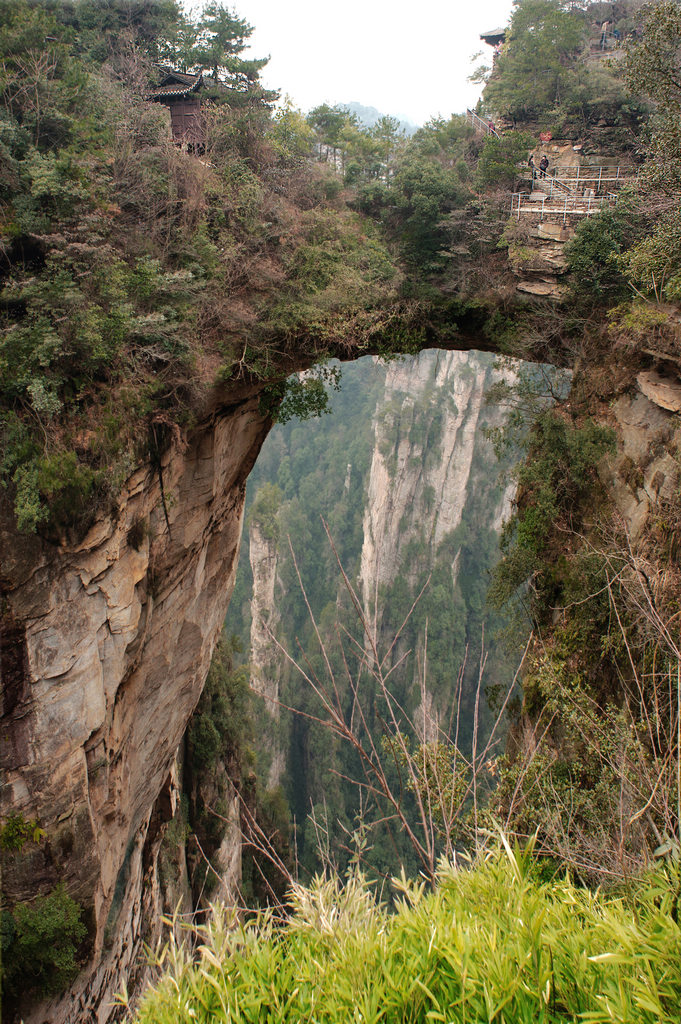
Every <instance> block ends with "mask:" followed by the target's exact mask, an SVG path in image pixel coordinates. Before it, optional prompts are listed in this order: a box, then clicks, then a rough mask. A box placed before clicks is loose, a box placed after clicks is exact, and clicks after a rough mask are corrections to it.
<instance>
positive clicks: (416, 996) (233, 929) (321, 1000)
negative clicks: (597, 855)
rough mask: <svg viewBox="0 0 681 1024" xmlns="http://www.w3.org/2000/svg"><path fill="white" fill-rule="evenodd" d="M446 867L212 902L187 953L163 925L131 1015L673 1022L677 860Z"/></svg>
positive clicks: (153, 1023) (680, 989)
mask: <svg viewBox="0 0 681 1024" xmlns="http://www.w3.org/2000/svg"><path fill="white" fill-rule="evenodd" d="M505 846H506V851H505V852H504V851H499V852H497V853H494V854H491V855H489V857H488V858H487V859H486V860H485V861H484V862H480V863H479V864H478V865H476V866H474V867H473V868H472V869H471V870H456V869H454V868H452V867H451V866H444V865H443V866H442V867H441V870H440V873H439V878H438V882H437V885H436V888H435V890H434V891H432V892H426V890H425V885H424V884H421V883H413V882H409V881H408V880H407V879H406V878H405V877H404V876H403V877H402V878H400V879H397V880H395V882H394V885H395V889H396V898H395V904H394V907H393V908H389V907H388V905H387V904H386V902H385V901H383V900H380V899H378V898H377V897H376V895H375V894H374V893H373V892H372V891H371V889H370V887H369V886H368V885H367V883H366V881H365V880H364V879H363V877H362V876H361V875H360V874H358V873H353V874H351V875H350V876H349V877H348V880H347V882H346V883H345V884H344V885H343V884H341V883H340V882H339V880H338V879H337V878H335V879H331V880H326V879H321V878H317V879H316V880H315V881H314V882H313V883H312V885H311V886H310V888H308V889H304V888H302V887H295V888H294V890H293V891H292V893H291V895H290V904H291V915H290V917H289V919H288V920H287V922H286V923H285V924H283V925H281V924H278V923H276V922H275V919H274V917H273V916H272V914H271V913H265V914H260V915H259V916H257V917H255V918H254V919H253V920H251V921H249V922H247V923H245V924H244V923H238V924H235V923H234V922H231V923H230V922H228V920H227V918H226V915H225V912H224V911H223V910H221V909H218V910H216V912H215V914H214V917H213V920H212V922H211V923H210V924H208V925H206V926H205V927H203V928H201V929H200V930H199V932H198V939H199V944H198V948H197V950H196V955H195V956H192V955H191V954H190V953H189V947H188V946H180V945H177V944H175V943H174V942H173V941H172V940H171V944H170V945H169V946H167V947H166V948H165V949H164V951H163V953H162V954H161V956H160V958H159V961H158V962H159V964H162V965H163V968H164V971H165V973H164V974H163V975H162V976H161V977H160V980H159V981H158V983H157V985H156V987H155V989H154V990H152V991H150V992H149V993H148V994H147V996H146V997H145V999H144V1000H143V1002H142V1004H141V1006H140V1008H139V1010H138V1012H137V1015H136V1016H135V1018H134V1019H135V1021H136V1022H137V1024H163V1022H166V1021H173V1022H187V1024H188V1022H189V1021H192V1022H201V1021H206V1022H208V1021H213V1020H218V1019H219V1020H229V1021H240V1022H254V1024H255V1022H260V1021H264V1020H268V1021H273V1022H274V1021H281V1022H284V1021H291V1022H293V1021H295V1022H301V1021H315V1022H322V1021H325V1022H330V1024H331V1022H336V1021H338V1022H341V1021H342V1022H346V1021H363V1022H366V1024H369V1022H378V1021H382V1022H400V1024H403V1022H406V1021H409V1022H413V1024H416V1022H424V1024H426V1022H429V1024H430V1022H433V1021H443V1022H444V1021H447V1022H453V1024H464V1022H467V1024H471V1022H474V1021H498V1022H500V1024H529V1022H537V1021H541V1022H546V1024H549V1022H556V1021H574V1022H577V1021H587V1020H588V1021H591V1022H598V1021H603V1022H605V1021H609V1022H613V1021H615V1022H617V1021H622V1022H624V1021H634V1020H635V1021H637V1022H640V1024H645V1022H650V1024H652V1022H653V1021H654V1022H656V1024H660V1022H665V1021H668V1022H671V1021H678V1008H679V1004H680V1001H681V931H680V929H679V925H678V922H677V920H676V909H675V908H676V902H675V901H676V900H677V898H678V875H677V876H676V877H675V880H672V877H671V872H670V873H665V872H664V871H658V872H657V873H655V874H651V875H649V876H647V877H646V879H645V880H643V881H641V882H640V883H639V884H638V886H637V887H635V888H633V889H632V890H631V891H630V892H627V893H626V894H624V895H618V896H617V895H606V894H603V893H600V892H596V893H592V892H589V891H588V890H585V889H580V888H577V887H576V886H575V885H574V884H573V883H572V882H571V881H570V880H569V879H564V880H553V881H550V882H542V881H541V880H540V877H539V872H538V871H537V861H536V859H534V858H533V857H532V854H531V850H528V851H526V852H525V853H523V852H521V851H520V850H518V849H517V848H516V849H514V850H512V849H511V848H510V846H508V845H507V844H505Z"/></svg>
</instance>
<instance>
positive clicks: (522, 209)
mask: <svg viewBox="0 0 681 1024" xmlns="http://www.w3.org/2000/svg"><path fill="white" fill-rule="evenodd" d="M616 202H617V193H616V192H609V193H608V194H607V195H605V196H588V197H582V196H569V195H566V196H563V197H562V198H557V197H556V196H548V195H545V196H542V198H541V199H532V198H531V193H530V192H514V193H513V195H512V196H511V216H513V215H514V214H515V217H516V220H520V215H521V214H524V213H530V214H534V215H535V216H536V215H537V214H538V215H539V220H540V221H543V220H544V217H545V216H546V215H547V214H553V215H554V216H558V217H562V218H563V224H566V223H567V220H568V217H571V216H572V217H590V216H591V215H592V214H594V213H599V212H600V210H602V209H603V207H605V206H612V205H613V204H614V203H616Z"/></svg>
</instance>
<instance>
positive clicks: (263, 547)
mask: <svg viewBox="0 0 681 1024" xmlns="http://www.w3.org/2000/svg"><path fill="white" fill-rule="evenodd" d="M248 539H249V545H250V546H249V558H250V562H251V570H252V573H253V597H252V598H251V687H252V688H253V690H254V691H255V693H257V694H259V695H260V696H261V697H262V698H263V699H264V701H265V707H266V709H267V713H268V716H269V718H270V721H269V723H268V724H267V725H266V726H265V735H264V737H262V738H263V739H264V743H263V746H264V747H265V749H266V750H267V752H268V753H269V754H270V755H271V758H272V760H271V762H270V767H269V772H268V778H267V786H268V788H273V787H274V786H278V785H279V783H280V781H281V777H282V774H283V771H284V750H283V748H282V745H281V742H280V739H279V736H278V724H279V703H278V702H279V681H280V675H281V669H280V663H281V655H280V653H279V651H278V650H277V648H276V645H275V644H274V641H273V640H272V636H271V634H272V633H274V632H275V631H276V627H277V624H278V622H279V612H278V610H277V607H276V599H275V587H276V583H277V537H276V536H268V535H267V532H266V531H265V530H264V529H263V526H262V525H261V524H260V523H259V522H258V520H257V519H254V520H252V522H251V523H250V524H249V527H248ZM263 724H264V723H263Z"/></svg>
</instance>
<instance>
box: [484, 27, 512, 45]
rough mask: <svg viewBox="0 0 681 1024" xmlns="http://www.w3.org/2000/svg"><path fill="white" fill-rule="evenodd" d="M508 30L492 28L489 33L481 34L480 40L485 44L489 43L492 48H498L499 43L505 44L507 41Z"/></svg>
mask: <svg viewBox="0 0 681 1024" xmlns="http://www.w3.org/2000/svg"><path fill="white" fill-rule="evenodd" d="M506 32H507V29H505V28H492V29H490V30H489V32H481V33H480V38H481V39H482V40H483V41H484V42H485V43H489V45H490V46H498V45H499V43H503V42H504V41H505V39H506Z"/></svg>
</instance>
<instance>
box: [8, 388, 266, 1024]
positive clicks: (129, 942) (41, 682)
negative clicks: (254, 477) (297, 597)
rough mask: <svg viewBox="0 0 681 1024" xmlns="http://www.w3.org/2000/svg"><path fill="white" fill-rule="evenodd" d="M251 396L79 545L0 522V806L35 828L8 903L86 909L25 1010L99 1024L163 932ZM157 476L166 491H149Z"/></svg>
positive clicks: (232, 557) (12, 873)
mask: <svg viewBox="0 0 681 1024" xmlns="http://www.w3.org/2000/svg"><path fill="white" fill-rule="evenodd" d="M268 426H269V424H268V422H267V421H266V420H264V419H263V417H262V416H261V414H260V413H259V411H258V404H257V401H256V400H255V399H252V400H245V401H243V402H242V403H241V404H238V405H235V406H233V407H231V408H228V409H221V410H220V411H219V412H216V413H215V414H213V415H212V416H211V417H210V418H209V419H207V421H206V422H205V423H204V424H203V425H202V426H201V427H200V428H198V429H196V430H194V431H193V432H192V433H191V434H190V435H187V436H182V435H180V433H179V432H178V433H177V435H176V436H174V437H173V438H172V441H171V443H170V445H169V447H168V450H167V451H166V453H165V454H164V456H163V458H162V461H161V467H160V469H161V472H160V473H159V471H158V469H154V468H153V467H151V466H149V465H146V466H142V467H140V468H139V469H138V470H137V471H136V472H135V473H134V474H133V475H132V476H131V478H130V479H129V480H128V482H127V484H126V486H125V488H124V490H123V493H122V494H121V496H120V500H119V502H118V506H117V508H116V510H115V512H113V513H112V514H110V515H107V516H104V517H101V518H99V519H98V520H97V521H96V522H95V524H94V525H93V526H92V528H91V529H90V530H89V532H88V534H87V536H86V537H85V538H84V539H83V540H81V541H80V542H79V543H76V544H73V545H71V544H69V543H68V542H67V541H66V540H64V541H63V542H62V543H60V544H58V545H51V544H48V543H46V542H43V541H40V540H38V539H37V538H35V537H25V536H19V535H17V534H16V533H15V532H14V529H13V524H12V522H11V519H10V518H9V516H8V514H7V513H6V512H4V518H3V520H2V538H1V540H2V551H3V561H2V570H1V573H2V575H1V582H2V638H3V645H2V670H3V704H2V770H3V776H2V779H3V781H2V807H3V814H4V815H5V816H6V815H7V814H8V813H9V812H10V811H12V812H13V813H16V814H20V815H22V816H23V818H24V819H26V820H31V819H37V820H39V821H40V824H41V826H42V828H43V829H44V831H45V838H44V839H43V841H41V842H40V844H38V845H36V844H27V845H25V846H24V848H23V850H22V851H21V852H15V853H12V854H7V855H6V856H5V858H4V880H3V883H4V888H5V891H6V893H7V896H8V899H10V900H11V901H12V902H13V901H15V900H21V899H31V898H32V897H33V896H34V895H35V892H36V888H38V887H40V889H41V890H42V891H46V890H48V889H49V888H51V887H52V886H54V885H55V884H57V883H58V882H60V881H63V882H65V883H66V885H67V887H68V890H69V892H70V893H71V895H72V896H73V897H74V898H76V899H78V901H79V902H80V903H81V904H82V905H83V906H84V907H85V908H86V915H87V920H88V924H89V936H90V948H89V960H88V965H87V967H86V969H85V970H84V971H83V972H82V973H81V975H80V976H79V978H78V979H77V981H76V983H74V985H73V986H72V989H71V990H70V991H68V992H67V993H65V994H64V996H63V997H62V998H60V999H57V1000H53V1001H52V1002H50V1003H49V1004H47V1005H43V1006H41V1007H39V1008H38V1009H36V1010H35V1011H34V1012H28V1013H24V1018H25V1020H26V1022H27V1024H29V1022H31V1021H45V1020H49V1021H50V1022H51V1024H61V1022H65V1021H70V1022H73V1024H75V1022H82V1021H86V1020H97V1021H98V1022H104V1021H105V1020H107V1019H108V1017H109V1015H110V1012H111V1007H110V1002H111V999H112V997H113V996H114V994H115V993H116V992H117V991H118V990H120V989H121V987H122V985H123V983H124V981H125V979H126V975H127V974H128V973H129V972H130V970H131V967H132V965H133V964H134V963H135V960H136V956H137V953H138V952H139V949H140V946H141V943H142V941H143V940H147V941H148V940H149V939H151V938H153V936H154V933H155V931H156V930H157V929H158V926H159V913H158V911H159V899H160V896H159V892H158V886H157V885H156V859H157V858H156V855H157V850H158V845H159V843H160V838H161V836H162V832H163V825H164V822H166V821H167V820H169V818H170V817H172V814H173V810H174V802H175V798H176V780H175V778H174V773H173V770H172V768H173V763H174V758H175V753H176V750H177V748H178V745H179V744H180V741H181V739H182V736H183V733H184V730H185V728H186V724H187V720H188V718H189V716H190V714H191V712H192V710H193V708H194V706H195V704H196V701H197V700H198V697H199V695H200V692H201V688H202V686H203V683H204V680H205V677H206V673H207V670H208V666H209V663H210V658H211V654H212V651H213V647H214V644H215V642H216V639H217V636H218V634H219V632H220V630H221V628H222V623H223V620H224V616H225V612H226V608H227V604H228V602H229V596H230V593H231V590H232V586H233V580H234V573H235V568H236V563H237V556H238V550H239V543H240V535H241V523H242V513H243V502H244V494H245V481H246V477H247V476H248V473H249V472H250V469H251V467H252V465H253V463H254V461H255V458H256V456H257V453H258V451H259V449H260V446H261V444H262V441H263V439H264V437H265V435H266V433H267V430H268ZM161 479H162V481H163V485H161Z"/></svg>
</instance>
